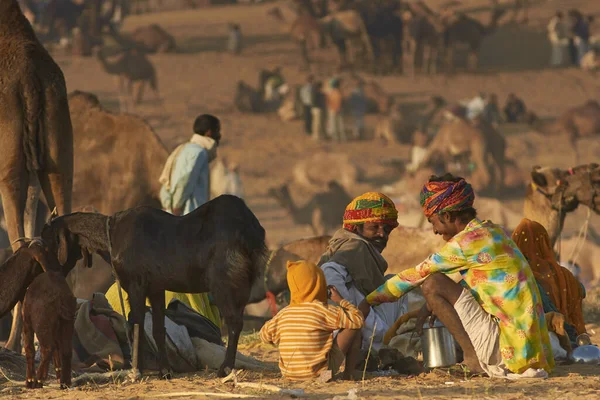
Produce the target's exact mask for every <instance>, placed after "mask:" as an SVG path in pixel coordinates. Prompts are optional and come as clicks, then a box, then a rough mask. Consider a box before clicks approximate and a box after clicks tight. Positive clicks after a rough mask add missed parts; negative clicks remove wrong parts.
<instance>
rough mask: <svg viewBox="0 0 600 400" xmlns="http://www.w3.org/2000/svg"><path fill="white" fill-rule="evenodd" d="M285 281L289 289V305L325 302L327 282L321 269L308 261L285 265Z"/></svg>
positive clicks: (289, 262)
mask: <svg viewBox="0 0 600 400" xmlns="http://www.w3.org/2000/svg"><path fill="white" fill-rule="evenodd" d="M287 281H288V286H289V288H290V297H291V299H290V304H291V305H294V304H300V303H309V302H311V301H314V300H319V301H321V302H323V303H325V302H327V282H326V281H325V275H324V274H323V271H322V270H321V268H319V267H317V266H316V265H315V264H313V263H310V262H308V261H303V260H300V261H296V262H291V261H288V263H287Z"/></svg>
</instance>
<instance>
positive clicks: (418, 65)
mask: <svg viewBox="0 0 600 400" xmlns="http://www.w3.org/2000/svg"><path fill="white" fill-rule="evenodd" d="M423 47H424V46H423V43H421V42H417V45H416V46H415V48H414V50H413V76H415V75H416V74H417V72H422V68H423V56H424V48H423Z"/></svg>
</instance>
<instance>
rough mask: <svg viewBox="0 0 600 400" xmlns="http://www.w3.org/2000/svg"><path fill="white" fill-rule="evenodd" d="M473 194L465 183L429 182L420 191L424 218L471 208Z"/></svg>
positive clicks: (469, 186) (471, 189) (461, 180)
mask: <svg viewBox="0 0 600 400" xmlns="http://www.w3.org/2000/svg"><path fill="white" fill-rule="evenodd" d="M474 200H475V194H474V193H473V188H472V187H471V185H470V184H469V183H467V181H465V180H464V179H462V178H461V179H460V180H459V181H456V182H451V181H444V182H435V181H434V182H432V181H429V182H427V183H426V184H425V186H423V190H422V191H421V207H423V212H424V213H425V217H427V218H429V217H431V216H432V215H433V214H438V213H441V212H449V211H462V210H465V209H467V208H471V207H473V201H474Z"/></svg>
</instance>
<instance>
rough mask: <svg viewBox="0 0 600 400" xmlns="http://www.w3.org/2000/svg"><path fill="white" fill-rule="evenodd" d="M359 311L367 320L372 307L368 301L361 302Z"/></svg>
mask: <svg viewBox="0 0 600 400" xmlns="http://www.w3.org/2000/svg"><path fill="white" fill-rule="evenodd" d="M358 310H359V311H360V312H361V313H362V315H363V317H364V318H365V319H367V316H368V315H369V313H370V312H371V305H370V304H369V303H368V302H367V299H364V300H363V301H361V302H360V304H359V305H358Z"/></svg>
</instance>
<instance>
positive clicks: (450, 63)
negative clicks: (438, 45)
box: [445, 45, 454, 74]
mask: <svg viewBox="0 0 600 400" xmlns="http://www.w3.org/2000/svg"><path fill="white" fill-rule="evenodd" d="M445 59H446V63H445V64H446V73H448V74H452V73H454V47H453V46H452V45H449V46H447V47H446V54H445Z"/></svg>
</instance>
